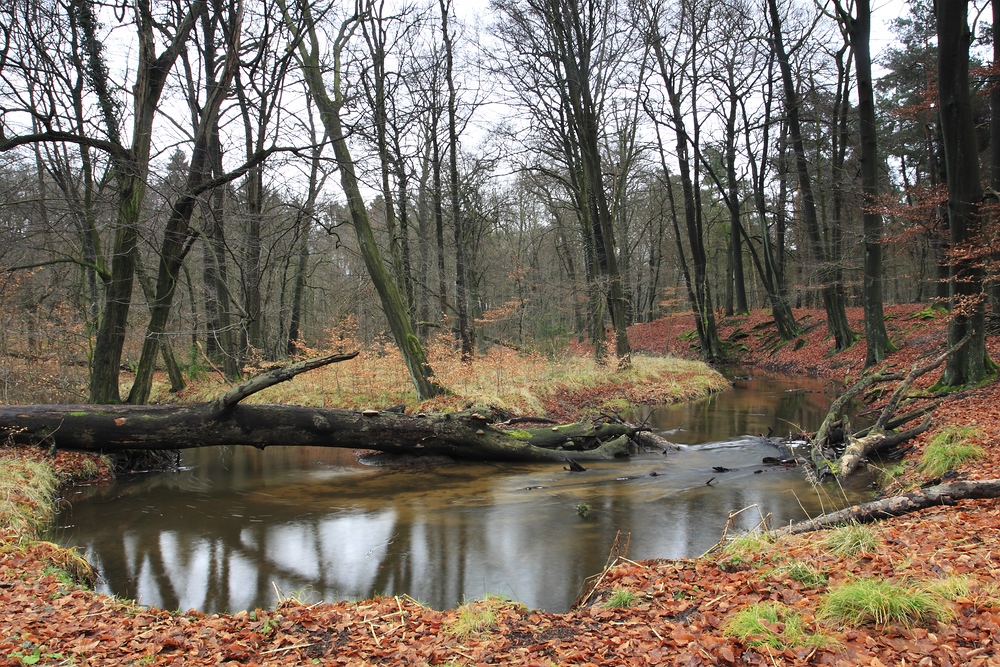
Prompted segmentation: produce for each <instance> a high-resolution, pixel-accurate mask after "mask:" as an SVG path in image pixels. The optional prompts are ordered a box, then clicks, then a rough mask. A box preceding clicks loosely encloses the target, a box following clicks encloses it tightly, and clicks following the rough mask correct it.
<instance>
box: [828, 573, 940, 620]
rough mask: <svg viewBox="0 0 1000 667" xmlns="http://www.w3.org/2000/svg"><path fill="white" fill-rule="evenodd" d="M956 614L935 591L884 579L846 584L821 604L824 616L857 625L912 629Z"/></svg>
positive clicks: (830, 594)
mask: <svg viewBox="0 0 1000 667" xmlns="http://www.w3.org/2000/svg"><path fill="white" fill-rule="evenodd" d="M952 615H953V614H952V612H951V610H950V609H949V608H948V607H947V606H946V604H945V603H943V602H942V601H941V600H940V599H939V598H937V597H935V596H934V595H932V594H931V593H928V592H927V591H924V590H918V589H915V588H911V587H909V586H904V585H901V584H897V583H893V582H890V581H886V580H884V579H858V580H856V581H852V582H849V583H846V584H843V585H842V586H839V587H837V588H835V589H833V590H831V591H830V593H829V595H828V596H827V598H826V599H825V600H824V601H823V602H822V604H820V607H819V616H820V617H821V618H827V619H831V620H836V621H839V622H843V623H846V624H848V625H851V626H854V627H858V626H862V625H866V624H869V623H872V624H875V625H888V624H891V623H900V624H902V625H903V626H905V627H908V628H910V627H913V626H915V625H919V624H921V623H928V622H931V621H935V620H946V619H948V618H950V617H951V616H952Z"/></svg>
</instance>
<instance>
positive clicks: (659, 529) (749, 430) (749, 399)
mask: <svg viewBox="0 0 1000 667" xmlns="http://www.w3.org/2000/svg"><path fill="white" fill-rule="evenodd" d="M826 390H827V387H825V386H824V384H823V382H821V381H817V380H811V379H808V378H797V379H782V378H775V377H769V376H762V375H756V376H754V377H753V378H743V379H737V380H736V381H735V386H734V388H733V389H732V390H729V391H725V392H723V393H721V394H717V395H715V396H712V397H709V398H706V399H703V400H699V401H694V402H691V403H686V404H683V405H676V406H663V407H658V408H656V409H653V410H644V411H643V413H642V414H639V415H637V417H638V418H646V419H648V422H649V424H650V425H651V426H652V427H653V428H654V430H656V431H657V432H659V433H661V434H662V435H663V436H664V437H666V438H667V439H668V440H671V441H672V442H675V443H678V444H680V445H682V447H681V449H680V450H679V451H671V452H668V453H666V454H660V453H646V454H640V455H637V456H634V457H632V458H630V459H624V460H616V461H609V462H602V463H588V464H586V465H587V470H586V471H585V472H570V471H568V470H565V469H563V467H562V466H560V465H558V464H555V465H553V464H507V463H503V464H501V463H456V464H449V465H437V466H421V467H411V468H372V467H366V466H362V465H360V464H359V463H357V461H356V460H355V455H354V453H353V452H351V451H348V450H336V449H323V448H305V447H302V448H271V449H268V450H265V451H263V452H262V451H258V450H255V449H251V448H205V449H195V450H187V451H186V452H185V453H184V455H183V459H182V465H183V470H182V471H181V472H175V473H156V474H148V475H143V476H141V477H137V478H135V479H128V480H120V481H117V482H115V483H113V484H110V485H104V486H92V487H78V488H75V489H73V490H72V491H71V492H70V493H69V494H68V496H67V498H66V502H65V503H64V509H63V511H62V513H61V514H60V516H59V521H58V524H57V526H56V527H55V528H54V530H53V532H54V536H53V539H57V540H58V541H59V542H61V543H62V544H65V545H75V546H77V547H79V548H80V549H81V551H82V552H83V553H85V555H86V556H87V558H88V559H89V560H90V561H91V562H92V563H93V564H94V565H95V566H97V567H98V569H99V570H100V572H101V574H102V578H103V579H102V582H101V583H100V584H99V590H100V591H102V592H106V593H111V594H115V595H119V596H123V597H129V598H133V599H136V600H138V601H139V602H140V603H142V604H149V605H156V606H160V607H164V608H167V609H181V610H187V609H191V608H194V609H199V610H202V611H205V612H208V613H214V612H220V611H236V610H241V609H253V608H255V607H270V606H273V605H274V603H275V601H276V599H277V597H278V595H292V594H294V595H298V596H300V597H301V598H304V599H305V600H313V601H318V600H336V599H350V598H364V597H369V596H372V595H374V594H385V595H400V594H408V595H410V596H412V597H414V598H416V599H418V600H420V601H421V602H424V603H426V604H429V605H431V606H433V607H435V608H439V609H443V608H448V607H454V606H457V605H459V604H462V603H463V602H464V601H467V600H470V599H475V598H481V597H483V596H484V595H485V594H488V593H489V594H500V595H504V596H507V597H510V598H514V599H516V600H519V601H521V602H523V603H525V604H527V605H528V606H529V607H533V608H541V609H545V610H548V611H564V610H566V609H568V608H569V607H570V605H571V604H572V603H573V601H574V599H575V598H576V597H577V595H578V594H579V592H580V590H581V585H582V584H583V582H584V580H585V579H586V578H587V577H588V576H591V575H593V574H595V573H597V572H599V571H600V570H601V569H602V568H603V566H604V565H605V562H606V560H607V558H608V553H609V550H610V548H611V546H612V544H613V542H614V540H615V536H616V534H618V533H619V531H620V532H621V534H622V536H623V537H624V536H628V537H629V540H630V545H629V551H628V557H629V558H631V559H634V560H638V559H648V558H678V557H693V556H699V555H701V554H702V553H704V552H705V551H706V550H708V549H710V548H711V547H712V545H714V544H715V543H716V542H717V541H718V540H719V538H720V537H721V535H722V531H723V528H724V526H725V525H726V522H727V518H728V517H729V516H730V514H731V513H732V512H735V511H738V510H741V509H743V508H752V509H750V510H747V511H744V512H742V513H741V514H739V515H738V517H737V518H736V519H735V522H736V524H737V525H738V526H739V527H741V528H751V527H753V526H754V525H756V524H757V523H758V522H759V521H760V519H761V516H763V515H769V516H770V517H771V521H772V523H773V524H782V523H786V522H788V521H792V520H797V519H801V518H805V517H806V516H807V515H816V514H820V513H822V512H823V511H827V510H830V509H831V508H836V507H841V506H844V505H846V504H848V503H849V502H856V501H857V500H858V499H860V498H862V497H865V496H866V494H867V493H868V490H867V486H868V480H866V479H858V480H856V481H854V482H852V484H851V485H850V486H849V487H847V488H840V487H838V488H837V489H836V490H835V491H831V492H830V493H825V492H824V493H818V492H817V490H815V489H813V488H812V487H811V486H810V485H809V484H808V483H807V482H806V481H805V479H804V477H803V474H802V472H801V471H799V470H790V471H785V470H777V469H774V468H771V467H768V466H764V465H762V464H761V460H762V458H763V457H767V456H775V455H776V450H775V448H774V447H772V446H770V445H768V444H766V443H764V442H763V441H762V440H761V439H760V438H759V437H757V435H756V434H759V433H763V432H765V431H767V428H768V427H769V426H771V427H773V428H774V431H775V434H776V435H786V434H788V433H790V432H794V433H797V432H799V431H801V430H804V429H807V430H814V429H815V428H817V427H818V425H819V423H820V422H821V420H822V418H823V415H824V414H825V413H826V410H827V407H828V405H829V403H830V402H831V399H832V395H831V394H830V393H828V392H827V391H826ZM715 467H721V468H727V469H730V470H729V471H726V472H719V471H716V470H715V469H714V468H715ZM713 478H714V479H713ZM582 505H587V506H589V513H588V514H587V516H586V517H581V516H580V513H581V512H580V511H579V509H580V508H581V507H582ZM754 506H756V507H754Z"/></svg>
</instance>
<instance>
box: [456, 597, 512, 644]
mask: <svg viewBox="0 0 1000 667" xmlns="http://www.w3.org/2000/svg"><path fill="white" fill-rule="evenodd" d="M511 606H514V607H523V606H522V605H518V604H517V603H515V602H511V601H510V600H508V599H506V598H504V597H501V596H496V595H487V596H486V597H485V598H483V599H482V600H477V601H475V602H470V603H468V604H464V605H462V606H461V607H459V608H458V610H457V611H458V618H457V619H455V621H454V622H453V623H452V624H451V625H450V626H449V627H448V631H449V632H450V633H451V634H453V635H455V636H456V637H458V638H459V639H466V638H468V637H472V636H473V635H479V634H482V633H484V632H491V631H492V630H495V629H496V624H497V619H498V617H499V611H500V609H503V608H504V607H511Z"/></svg>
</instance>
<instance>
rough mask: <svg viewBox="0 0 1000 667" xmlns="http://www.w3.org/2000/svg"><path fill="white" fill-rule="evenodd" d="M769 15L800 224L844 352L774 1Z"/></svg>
mask: <svg viewBox="0 0 1000 667" xmlns="http://www.w3.org/2000/svg"><path fill="white" fill-rule="evenodd" d="M767 4H768V9H769V11H770V15H771V32H772V35H771V36H772V43H773V46H774V54H775V58H776V59H777V61H778V66H779V68H780V70H781V80H782V84H783V87H784V91H785V110H786V113H787V116H788V131H789V134H790V137H791V141H792V149H793V151H794V153H795V170H796V172H797V174H798V178H799V190H800V191H801V197H802V222H803V226H804V227H805V230H806V236H807V238H808V243H807V244H806V245H808V247H809V251H810V253H811V255H812V259H813V261H814V262H815V263H816V265H817V269H818V272H819V280H820V283H821V294H822V297H823V307H824V308H825V310H826V319H827V327H828V328H829V329H830V333H831V334H833V337H834V339H835V340H836V349H837V351H838V352H840V351H842V350H846V349H847V348H848V347H850V346H851V344H852V343H853V342H854V340H855V337H856V334H855V333H854V332H853V331H851V329H850V327H849V326H848V324H847V312H846V307H845V304H844V298H843V292H842V288H839V287H838V284H837V280H836V275H835V274H836V267H834V266H832V265H831V262H830V258H829V257H828V253H827V251H826V249H825V248H824V245H823V239H822V236H821V234H820V228H819V219H818V216H817V213H816V201H815V197H814V195H813V189H812V179H811V177H810V175H809V163H808V159H807V156H806V150H805V144H804V143H803V139H802V129H801V125H800V123H799V102H798V95H797V94H796V92H795V83H794V81H793V79H792V66H791V62H790V60H789V57H788V52H787V51H786V50H785V45H784V38H783V36H782V33H781V16H780V14H779V13H778V4H777V0H768V3H767Z"/></svg>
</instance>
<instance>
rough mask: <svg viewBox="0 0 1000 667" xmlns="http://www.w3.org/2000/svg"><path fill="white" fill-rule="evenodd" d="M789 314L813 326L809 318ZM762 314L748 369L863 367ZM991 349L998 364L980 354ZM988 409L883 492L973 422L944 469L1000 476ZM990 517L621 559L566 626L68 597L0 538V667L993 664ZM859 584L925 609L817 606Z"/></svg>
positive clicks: (416, 609) (12, 542) (41, 556)
mask: <svg viewBox="0 0 1000 667" xmlns="http://www.w3.org/2000/svg"><path fill="white" fill-rule="evenodd" d="M797 315H799V318H800V321H809V319H810V318H811V319H812V320H813V321H816V322H819V321H821V320H820V318H821V314H819V313H811V314H809V313H797ZM857 315H858V314H854V316H855V317H856V316H857ZM911 315H912V313H909V312H904V311H902V310H901V309H891V310H890V317H892V319H890V322H889V324H890V332H891V333H893V335H894V340H895V342H896V343H897V345H901V349H900V351H899V352H897V353H895V354H894V355H893V356H892V357H891V358H890V360H889V363H890V364H896V365H898V366H899V367H903V368H906V367H909V365H910V364H911V363H912V362H913V361H914V360H915V359H917V358H918V357H919V356H920V355H922V354H927V353H931V352H938V351H939V350H940V349H941V347H942V345H943V331H944V321H943V318H942V317H940V316H936V315H933V314H932V313H928V314H927V316H928V319H924V318H923V317H924V316H918V317H911ZM807 316H808V317H807ZM765 320H766V314H763V313H762V314H754V315H751V316H748V317H745V318H737V319H734V320H732V321H727V322H725V323H723V331H724V336H725V337H727V338H729V339H730V340H731V343H732V345H733V346H734V347H737V346H739V347H741V352H742V354H743V358H744V359H745V360H747V361H748V362H752V363H755V364H757V365H761V366H768V367H770V368H780V369H784V370H786V371H795V372H815V373H817V374H823V375H830V376H837V377H845V376H856V375H857V374H859V373H860V371H861V363H862V360H863V359H864V345H863V343H860V344H858V345H856V346H855V347H854V348H852V349H851V350H848V351H847V352H845V353H842V354H841V355H837V356H836V357H829V356H827V352H826V350H828V348H829V341H827V340H826V339H825V326H823V325H821V324H820V325H819V326H816V327H814V328H813V329H812V330H810V331H807V332H806V334H804V336H803V340H804V342H803V343H797V342H795V341H793V342H792V343H789V344H786V345H784V346H776V345H774V341H773V338H772V337H770V336H769V334H768V327H767V325H766V324H763V323H764V321H765ZM855 326H860V325H858V324H856V325H855ZM690 328H691V327H686V326H685V322H684V321H683V319H677V320H672V321H660V322H656V323H653V324H651V325H643V326H641V327H637V328H635V329H634V330H633V332H632V333H633V334H634V342H635V344H636V347H640V348H645V349H647V350H651V351H656V352H662V351H667V350H670V351H672V352H678V351H683V350H687V348H688V346H689V339H690V337H689V336H685V333H686V332H687V331H689V330H690ZM990 349H991V353H992V354H993V355H994V358H997V357H998V356H1000V350H998V349H997V346H996V341H995V340H991V347H990ZM931 380H932V379H931ZM929 381H930V380H929ZM998 411H1000V388H998V387H997V385H996V384H991V385H989V386H986V387H983V388H980V389H976V390H974V391H967V392H963V393H960V394H958V395H955V396H952V397H951V398H950V399H949V400H948V401H946V402H945V403H944V404H943V405H942V406H941V407H940V408H938V410H937V411H936V413H935V426H934V428H933V429H932V430H931V431H929V432H928V433H926V434H924V435H923V436H921V438H920V439H919V441H918V448H917V451H915V452H914V453H913V454H912V455H911V457H910V459H909V460H908V461H907V462H906V464H905V469H904V470H903V471H902V474H901V475H900V476H898V477H897V478H896V480H895V481H894V482H893V483H892V485H893V486H892V488H894V489H898V488H905V487H906V486H907V485H911V484H914V483H920V482H921V481H922V478H921V477H920V475H919V474H918V473H917V472H916V470H915V467H916V461H917V460H918V458H919V456H920V453H921V450H922V449H923V448H924V446H925V444H926V443H927V442H929V441H930V439H931V438H932V437H933V436H934V435H935V433H936V432H939V431H940V430H941V429H942V428H944V427H946V426H948V425H949V424H959V425H963V426H968V425H974V426H976V427H977V428H978V431H977V435H976V436H975V438H976V440H977V442H978V444H980V445H982V446H983V447H984V450H985V454H986V455H985V457H984V458H982V459H980V460H978V461H975V462H973V463H968V464H964V465H963V466H961V467H960V468H959V469H958V470H957V473H958V475H960V476H963V477H966V478H970V479H986V478H996V477H1000V451H998V450H997V448H996V447H995V446H992V445H993V443H995V442H996V441H997V436H998V435H1000V414H998ZM998 523H1000V508H998V505H997V502H996V501H992V500H991V501H961V502H959V503H958V504H957V506H953V507H938V508H933V509H929V510H924V511H921V512H919V513H915V514H911V515H908V516H905V517H902V518H899V519H894V520H891V521H886V522H883V523H880V524H877V525H875V526H874V527H872V528H871V530H870V531H868V532H867V533H864V535H865V536H866V537H865V539H864V540H859V542H860V544H859V545H858V548H852V549H843V548H841V546H838V544H837V542H835V541H834V540H832V539H831V536H834V535H835V532H831V531H826V532H824V533H815V534H807V535H801V536H795V537H784V538H781V539H780V540H778V541H776V542H771V541H768V540H756V541H750V540H748V541H747V542H746V543H741V542H734V543H732V544H731V545H729V547H728V548H727V549H725V550H719V551H718V552H716V553H714V554H713V555H710V556H707V557H705V558H702V559H696V560H695V559H692V560H679V561H646V562H641V563H636V562H632V561H629V560H628V559H627V558H624V557H618V558H616V559H615V561H614V562H613V563H612V566H611V567H610V568H609V569H608V570H607V571H606V572H604V573H601V575H600V577H599V578H595V580H594V581H592V582H591V586H590V589H589V590H588V591H587V595H586V600H585V602H584V603H583V604H582V605H581V606H579V607H578V608H576V609H575V610H573V611H571V612H568V613H565V614H549V613H544V612H539V611H534V610H529V609H525V608H523V607H521V606H519V605H517V604H514V603H510V602H506V601H502V600H496V599H487V600H482V601H477V602H473V603H470V604H468V605H466V606H464V607H461V608H459V609H456V610H446V611H440V610H433V609H429V608H426V607H424V606H422V605H420V604H419V603H417V602H416V601H414V600H412V599H410V598H408V597H405V596H404V597H385V598H379V599H374V600H365V601H360V602H352V603H347V602H339V603H318V604H305V603H303V602H298V601H295V600H286V601H284V602H283V603H282V604H281V605H279V606H278V607H277V608H276V609H273V610H258V611H255V612H250V613H247V612H243V613H239V614H234V615H211V616H206V615H203V614H199V613H195V612H187V613H176V612H167V611H163V610H157V609H148V608H143V607H139V606H137V605H134V604H132V603H128V602H124V601H121V600H116V599H113V598H108V597H105V596H99V595H95V594H93V593H91V592H89V591H87V590H85V589H84V588H82V587H80V586H79V585H78V584H76V583H74V579H73V577H74V576H75V577H77V578H85V577H86V570H85V568H80V567H78V565H79V564H78V562H77V561H76V560H75V559H73V558H72V557H70V556H69V555H67V553H66V552H65V551H64V550H61V549H59V548H57V547H55V546H54V545H51V544H48V543H45V542H37V541H33V540H23V539H17V538H15V537H14V536H12V535H7V536H6V537H5V538H4V541H3V542H2V544H0V665H19V664H87V665H174V664H176V665H217V664H230V665H307V664H326V665H366V664H372V665H375V664H377V665H486V664H506V665H539V666H545V667H549V666H551V665H692V666H698V665H843V666H845V667H846V666H848V665H873V666H876V667H878V666H880V665H903V664H905V665H956V666H957V665H972V666H976V665H997V664H1000V647H998V645H997V642H998V639H997V638H998V637H1000V562H998V561H1000V535H998V532H997V531H996V526H997V525H998ZM719 530H720V532H721V526H720V527H719ZM67 572H70V573H73V574H72V575H71V574H67ZM859 581H860V582H872V581H874V582H884V583H886V584H887V585H891V586H896V587H897V588H895V589H892V590H903V591H908V592H913V593H915V594H916V595H918V596H923V597H922V598H921V599H925V600H929V601H931V602H933V604H932V605H931V606H930V607H929V609H928V610H924V611H923V612H921V613H914V614H912V615H908V616H907V615H904V616H902V617H900V618H898V619H895V620H891V619H890V620H885V621H877V620H871V619H870V618H866V617H865V616H864V615H863V614H862V615H861V616H860V617H858V618H856V619H855V620H854V621H850V622H848V621H845V620H842V619H841V618H840V617H838V616H836V615H835V614H833V613H832V612H831V606H832V605H831V601H832V600H833V599H834V598H835V597H836V596H837V595H838V594H839V593H841V592H843V591H844V590H846V589H845V587H846V586H848V585H850V584H853V583H856V582H859ZM762 604H767V606H768V607H769V608H772V609H778V610H779V611H780V614H779V616H778V618H777V619H776V620H768V619H766V618H765V619H763V620H761V621H760V622H759V624H758V625H756V626H753V627H755V628H756V629H755V630H754V631H751V632H749V633H746V632H743V633H739V632H735V631H734V625H733V623H734V620H736V619H738V618H740V617H741V616H745V613H746V611H747V610H753V609H760V608H761V605H762Z"/></svg>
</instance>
